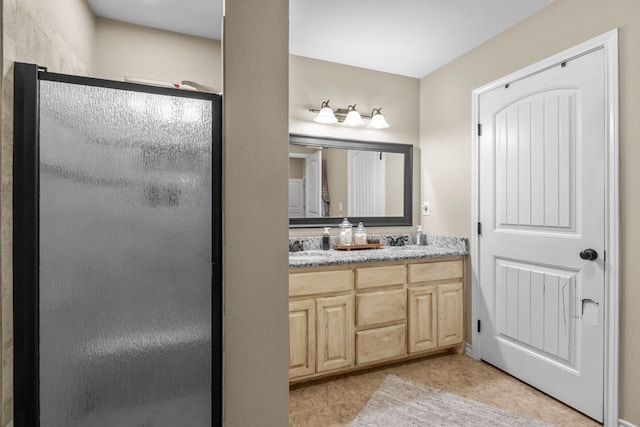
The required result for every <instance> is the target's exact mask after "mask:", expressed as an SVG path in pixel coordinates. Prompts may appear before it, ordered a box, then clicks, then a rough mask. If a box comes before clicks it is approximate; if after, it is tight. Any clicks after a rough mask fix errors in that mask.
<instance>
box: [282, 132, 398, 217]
mask: <svg viewBox="0 0 640 427" xmlns="http://www.w3.org/2000/svg"><path fill="white" fill-rule="evenodd" d="M319 165H321V167H319ZM403 181H404V155H403V154H399V153H386V152H383V151H379V152H377V151H365V150H351V149H347V148H323V147H314V148H311V147H302V146H294V145H292V146H291V147H290V150H289V217H290V218H305V217H306V218H310V217H338V218H342V217H345V216H347V217H353V216H402V213H403V212H402V210H403V207H404V206H403V203H402V202H403V193H404V189H403V187H404V182H403Z"/></svg>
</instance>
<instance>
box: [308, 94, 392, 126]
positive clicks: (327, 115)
mask: <svg viewBox="0 0 640 427" xmlns="http://www.w3.org/2000/svg"><path fill="white" fill-rule="evenodd" d="M380 110H382V108H381V107H378V108H374V109H373V110H372V111H371V115H370V116H368V115H366V114H360V113H359V112H358V111H357V110H356V104H353V105H349V106H348V107H347V108H337V109H335V110H333V109H332V108H331V107H330V106H329V100H326V101H323V102H322V106H321V107H320V109H319V110H318V109H317V108H309V111H311V112H312V113H318V114H317V115H316V117H315V118H314V119H313V120H314V121H315V122H317V123H323V124H333V123H342V124H344V125H345V126H351V127H357V126H363V125H365V123H366V122H365V121H364V120H363V119H367V120H370V122H369V124H368V125H367V128H369V129H386V128H388V127H389V123H387V121H386V120H385V118H384V116H383V115H382V113H381V112H380Z"/></svg>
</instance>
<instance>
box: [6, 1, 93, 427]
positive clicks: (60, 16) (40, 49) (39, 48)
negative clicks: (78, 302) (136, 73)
mask: <svg viewBox="0 0 640 427" xmlns="http://www.w3.org/2000/svg"><path fill="white" fill-rule="evenodd" d="M94 43H95V17H94V16H93V13H92V12H91V10H90V9H89V7H88V5H87V3H86V2H85V1H84V0H60V1H56V2H51V1H49V0H20V1H18V0H4V1H3V4H2V46H3V52H2V53H3V55H2V58H3V59H2V61H3V62H2V104H1V108H2V113H1V118H2V125H1V128H2V146H1V150H0V156H1V161H0V165H1V166H0V181H1V183H0V236H1V237H2V239H1V242H0V276H1V279H2V280H1V281H2V292H1V300H2V304H1V312H2V316H1V317H2V333H1V336H2V340H1V341H0V346H1V352H0V357H1V358H2V370H1V373H0V376H1V378H2V381H1V383H2V392H1V402H2V406H1V407H2V410H1V411H0V426H9V425H13V311H12V298H13V274H12V254H13V244H12V239H13V233H12V227H13V220H12V218H13V211H12V209H13V206H12V195H13V193H12V182H13V176H12V174H13V165H12V157H13V62H15V61H20V62H29V63H36V64H39V65H42V66H45V67H48V69H49V71H53V72H59V73H69V74H80V75H88V74H90V73H91V72H92V71H93V69H94V51H93V47H94Z"/></svg>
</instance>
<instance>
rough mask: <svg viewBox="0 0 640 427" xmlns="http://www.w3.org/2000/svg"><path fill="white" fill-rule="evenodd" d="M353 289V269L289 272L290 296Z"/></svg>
mask: <svg viewBox="0 0 640 427" xmlns="http://www.w3.org/2000/svg"><path fill="white" fill-rule="evenodd" d="M351 289H353V273H352V272H351V270H340V271H319V272H314V273H296V274H289V296H292V297H295V296H300V295H313V294H324V293H328V292H345V291H350V290H351Z"/></svg>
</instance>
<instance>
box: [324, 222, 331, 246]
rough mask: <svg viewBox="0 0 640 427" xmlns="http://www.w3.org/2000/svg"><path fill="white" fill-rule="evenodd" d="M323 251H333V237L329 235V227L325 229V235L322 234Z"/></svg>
mask: <svg viewBox="0 0 640 427" xmlns="http://www.w3.org/2000/svg"><path fill="white" fill-rule="evenodd" d="M322 249H323V250H325V251H328V250H329V249H331V236H330V235H329V227H325V228H324V233H322Z"/></svg>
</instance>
